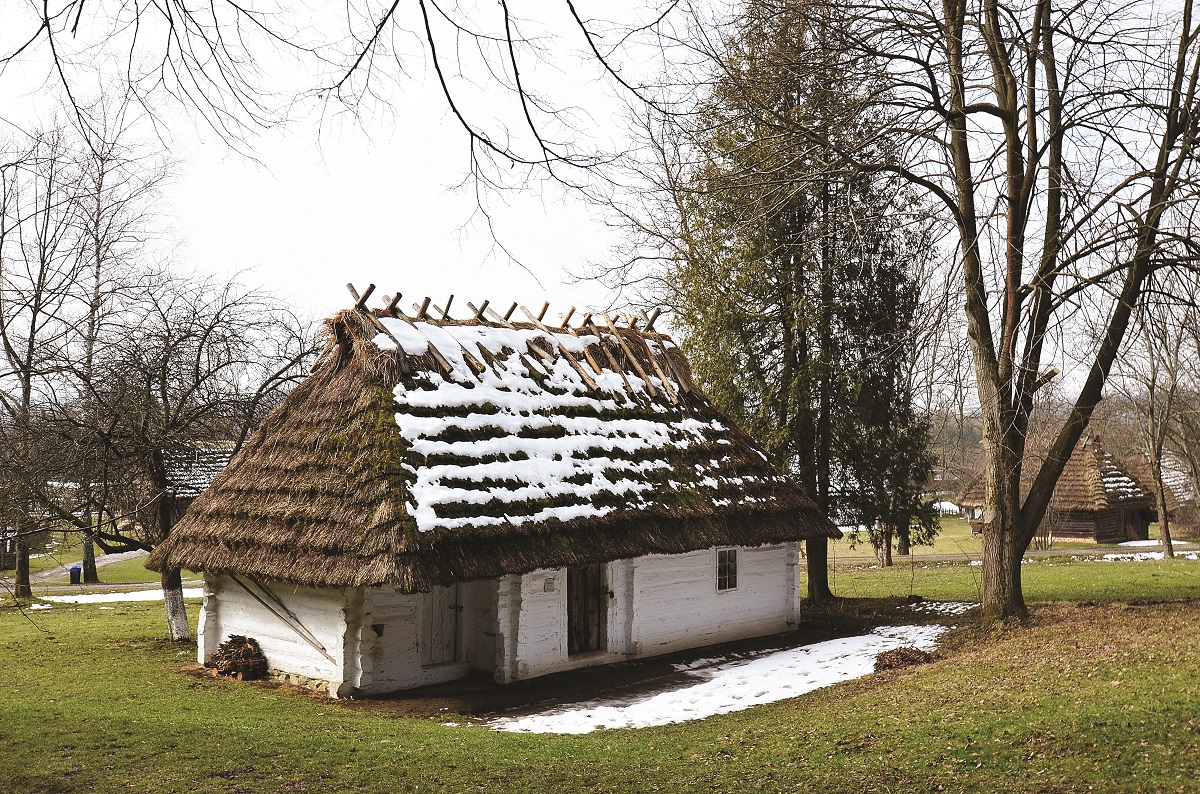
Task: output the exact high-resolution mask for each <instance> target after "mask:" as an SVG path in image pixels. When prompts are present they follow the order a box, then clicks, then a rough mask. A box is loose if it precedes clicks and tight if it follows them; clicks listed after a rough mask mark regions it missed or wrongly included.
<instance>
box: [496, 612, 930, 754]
mask: <svg viewBox="0 0 1200 794" xmlns="http://www.w3.org/2000/svg"><path fill="white" fill-rule="evenodd" d="M946 631H948V629H947V627H945V626H884V627H881V628H878V629H875V631H873V632H872V633H870V634H866V635H863V636H859V637H844V638H842V639H837V640H828V641H826V642H818V643H816V644H814V645H805V646H802V647H799V648H789V649H786V650H782V651H774V652H771V653H767V654H764V655H762V656H758V657H756V658H751V659H738V660H734V661H729V660H726V659H723V658H722V659H703V660H698V661H696V662H692V663H690V664H687V665H680V666H679V669H680V670H681V671H686V672H688V673H689V674H690V675H692V676H693V677H695V678H697V679H698V680H697V681H696V683H694V684H691V685H690V686H684V687H681V688H677V689H672V690H670V691H666V692H660V693H658V694H655V695H650V696H648V697H643V698H639V699H636V700H630V701H620V700H612V701H590V702H587V703H577V704H572V705H571V706H568V707H565V708H561V709H554V710H551V711H548V712H545V713H543V714H533V715H529V716H525V717H503V718H499V719H495V720H492V721H491V722H490V723H488V725H489V727H491V728H493V729H495V730H499V731H513V732H522V733H589V732H591V731H594V730H597V729H598V728H645V727H649V726H651V725H669V724H671V723H675V722H686V721H688V720H698V719H703V718H705V717H710V716H712V715H714V714H727V713H729V712H732V711H741V710H743V709H748V708H750V707H751V706H757V705H761V704H763V703H773V702H775V701H777V700H783V699H785V698H790V697H796V696H797V695H802V694H804V693H805V692H811V691H813V690H814V689H820V688H821V687H826V686H830V685H832V684H836V683H838V682H839V681H848V680H850V679H852V678H861V677H863V676H865V675H869V674H870V673H871V672H872V671H873V670H874V668H875V657H876V656H878V655H879V654H881V653H883V652H884V651H890V650H893V649H895V648H901V647H906V646H915V647H918V648H921V649H922V650H926V651H932V650H934V648H936V647H937V640H938V637H940V636H941V635H942V634H943V633H944V632H946Z"/></svg>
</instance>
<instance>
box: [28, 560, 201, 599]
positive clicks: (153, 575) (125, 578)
mask: <svg viewBox="0 0 1200 794" xmlns="http://www.w3.org/2000/svg"><path fill="white" fill-rule="evenodd" d="M102 559H104V558H103V556H101V557H98V558H97V560H102ZM97 574H98V575H99V576H100V582H101V584H147V583H151V582H159V581H161V580H162V574H159V573H157V572H155V571H149V570H146V558H145V557H133V558H130V559H128V560H121V561H120V562H114V563H111V564H109V565H104V566H103V567H101V568H100V569H99V570H98V571H97ZM198 576H199V574H195V573H193V572H191V571H184V572H183V578H184V579H185V580H187V579H195V578H198ZM70 581H71V578H70V574H63V575H62V576H60V577H56V578H55V579H51V580H49V581H47V582H46V583H45V584H47V585H54V586H60V585H67V584H70ZM35 592H36V590H35Z"/></svg>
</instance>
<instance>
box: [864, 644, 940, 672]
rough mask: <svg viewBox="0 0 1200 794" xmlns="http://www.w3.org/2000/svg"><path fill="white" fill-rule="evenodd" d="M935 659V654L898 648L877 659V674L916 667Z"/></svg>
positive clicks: (916, 649) (884, 653)
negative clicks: (882, 671)
mask: <svg viewBox="0 0 1200 794" xmlns="http://www.w3.org/2000/svg"><path fill="white" fill-rule="evenodd" d="M935 658H937V657H936V656H935V655H934V654H932V653H926V652H925V651H922V650H921V649H920V648H896V649H895V650H892V651H884V652H883V653H881V654H879V655H878V656H876V657H875V672H877V673H878V672H880V671H881V670H899V669H900V668H902V667H914V666H915V665H918V664H926V663H928V662H932V661H933V660H934V659H935Z"/></svg>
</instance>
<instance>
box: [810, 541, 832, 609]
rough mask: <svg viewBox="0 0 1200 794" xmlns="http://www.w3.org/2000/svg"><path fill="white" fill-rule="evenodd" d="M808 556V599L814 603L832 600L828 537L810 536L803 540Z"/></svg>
mask: <svg viewBox="0 0 1200 794" xmlns="http://www.w3.org/2000/svg"><path fill="white" fill-rule="evenodd" d="M804 548H805V551H806V553H807V556H808V600H809V601H812V602H814V603H816V602H821V601H832V600H833V591H832V590H830V589H829V539H828V538H811V539H810V540H806V541H804Z"/></svg>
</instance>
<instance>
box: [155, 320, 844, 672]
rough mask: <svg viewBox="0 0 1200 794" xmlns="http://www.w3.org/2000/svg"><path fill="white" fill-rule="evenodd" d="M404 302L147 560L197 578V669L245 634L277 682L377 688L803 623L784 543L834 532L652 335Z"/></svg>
mask: <svg viewBox="0 0 1200 794" xmlns="http://www.w3.org/2000/svg"><path fill="white" fill-rule="evenodd" d="M426 305H428V301H427V302H426ZM394 306H395V301H393V302H392V306H390V307H389V309H388V310H382V311H369V310H365V309H363V308H362V304H361V303H360V304H359V306H358V307H356V308H355V309H353V310H350V311H344V312H342V313H340V314H338V315H337V316H335V317H333V318H332V319H330V320H329V321H327V328H328V343H327V346H326V348H325V350H324V352H323V353H322V355H321V356H320V358H319V360H318V361H317V363H316V365H315V367H314V369H313V372H312V374H311V375H310V376H309V378H308V379H307V380H306V381H305V382H304V383H302V384H301V385H300V386H298V387H297V388H296V390H295V391H294V392H292V394H291V395H290V396H289V397H288V398H287V400H286V401H285V402H284V403H283V404H282V405H281V406H280V407H278V408H277V409H276V410H275V411H273V412H272V413H271V414H270V415H269V416H268V417H267V418H266V419H265V420H264V422H263V424H262V426H261V428H260V429H259V430H258V432H257V433H256V434H255V435H254V436H253V437H252V438H251V439H249V440H248V442H247V443H246V445H245V447H244V448H243V449H242V450H241V451H240V452H239V453H238V454H237V455H236V456H234V458H233V460H232V461H231V462H230V463H229V466H228V467H227V468H226V469H225V470H224V471H223V472H222V473H221V474H220V475H219V476H218V477H217V478H216V479H215V480H214V482H213V484H212V486H211V487H210V488H209V489H208V490H207V491H206V492H205V493H204V494H202V495H200V496H199V497H197V498H196V500H195V501H194V503H193V504H192V506H191V509H190V510H189V511H188V513H187V515H186V516H185V517H184V519H183V520H182V521H180V523H179V525H178V526H177V527H176V528H175V530H174V531H173V532H172V533H171V535H170V537H169V538H168V539H167V540H166V541H165V542H164V543H163V544H161V545H160V546H159V547H158V548H157V549H156V550H155V551H154V553H153V555H152V556H151V558H150V566H151V567H152V568H155V569H161V568H163V567H180V568H189V569H191V570H195V571H202V572H203V573H204V580H205V600H204V606H203V608H202V613H201V618H200V651H199V653H200V657H201V660H202V661H205V660H207V659H208V658H210V657H211V655H212V653H213V652H214V650H215V649H216V647H217V645H218V644H219V643H220V642H221V641H222V640H224V639H225V638H227V637H229V636H230V635H235V634H237V635H247V636H251V637H254V638H256V639H257V640H258V642H259V644H260V645H261V647H262V648H263V651H264V653H265V655H266V657H267V660H268V663H269V665H270V667H271V669H272V670H273V672H274V673H275V674H276V675H279V676H283V677H286V678H288V679H289V680H293V681H300V682H301V683H309V684H311V685H313V686H316V687H317V688H319V689H323V688H325V687H328V690H329V691H330V692H331V693H332V694H343V695H344V694H348V693H356V694H357V693H363V694H373V693H383V692H388V691H394V690H398V689H404V688H409V687H414V686H419V685H423V684H430V683H437V682H441V681H447V680H453V679H455V678H459V677H462V676H465V675H467V674H468V672H470V671H472V670H482V671H486V672H488V673H490V674H492V675H494V676H495V679H496V680H497V681H500V682H507V681H513V680H516V679H524V678H530V677H534V676H539V675H543V674H546V673H551V672H555V671H559V670H567V669H573V668H577V667H582V666H585V665H594V664H602V663H606V662H610V661H617V660H622V659H627V658H632V657H638V656H650V655H654V654H661V653H667V652H670V651H674V650H679V649H683V648H689V647H698V646H703V645H707V644H713V643H717V642H723V641H727V640H734V639H740V638H745V637H751V636H759V635H766V634H772V633H776V632H782V631H785V630H787V629H788V628H789V627H790V626H792V625H793V624H794V622H795V620H796V613H797V608H798V571H797V565H798V556H799V554H798V542H799V541H801V540H804V539H806V538H812V537H819V536H825V537H836V536H838V534H839V533H838V531H837V529H836V528H835V527H834V526H833V525H832V524H831V523H830V522H829V521H828V520H826V518H825V517H824V516H822V515H820V514H819V512H818V510H817V509H816V507H815V506H814V504H813V503H812V502H811V501H810V500H809V499H808V498H807V497H806V496H805V495H804V494H803V493H802V492H801V490H800V489H799V488H798V487H797V485H796V484H795V483H794V482H793V481H792V480H790V479H789V478H788V477H786V476H784V475H783V474H782V473H781V472H780V471H779V470H778V469H777V468H776V467H775V466H774V465H772V464H771V462H770V461H769V460H768V459H767V456H766V454H764V452H763V451H762V449H760V448H759V446H758V445H756V444H755V443H754V441H752V440H751V439H750V438H749V437H748V436H746V435H745V434H744V433H742V432H741V431H739V430H738V429H737V428H736V427H735V426H734V425H733V424H732V422H730V420H729V419H728V418H726V417H725V416H723V415H722V414H721V413H720V412H719V411H718V410H717V409H716V408H715V407H714V406H713V405H712V404H711V403H710V402H709V401H708V400H707V399H706V398H705V397H704V395H703V394H701V393H700V391H699V390H698V389H697V388H696V386H695V385H694V383H693V382H692V379H691V376H690V372H689V369H688V365H687V362H686V360H685V359H684V357H683V356H682V355H681V353H680V351H679V349H678V348H677V347H676V346H675V345H674V344H673V343H672V341H671V340H670V339H669V338H668V337H666V336H662V335H660V334H658V333H656V332H653V330H651V329H652V323H651V324H650V326H649V328H646V327H643V328H642V329H640V330H639V329H634V328H629V327H624V326H623V327H619V328H618V327H617V326H616V325H614V324H611V323H609V322H607V321H605V322H602V323H597V322H592V321H591V319H590V316H589V317H588V318H585V322H584V323H583V324H581V325H579V326H577V327H575V328H571V327H565V326H563V327H553V328H551V327H547V326H546V325H544V324H542V322H541V318H539V317H535V316H534V315H532V314H529V315H528V316H529V319H530V322H521V323H514V322H509V320H508V317H504V318H502V317H500V316H499V315H497V314H495V313H491V312H487V311H486V304H485V307H484V310H481V311H475V309H474V307H472V311H473V312H474V314H475V316H474V317H473V318H472V319H470V320H467V321H454V320H433V319H431V318H430V317H428V316H427V314H426V312H425V311H423V310H418V311H417V313H416V314H415V315H413V316H405V315H402V314H400V313H399V312H396V311H395V309H394ZM543 311H544V310H543ZM510 315H511V310H510Z"/></svg>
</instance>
